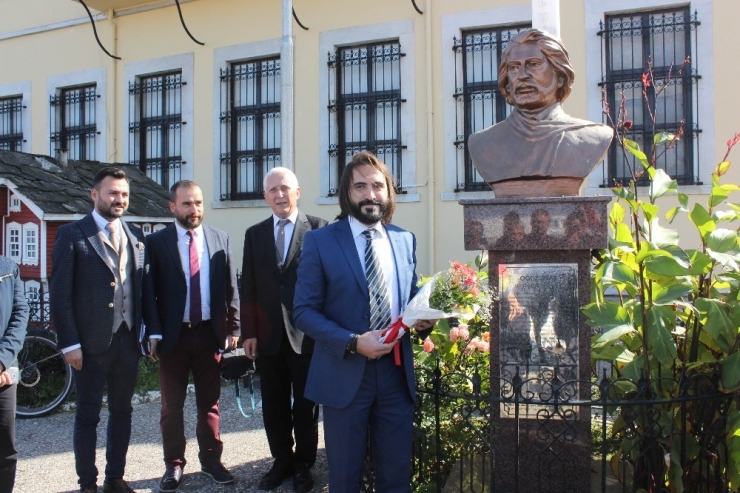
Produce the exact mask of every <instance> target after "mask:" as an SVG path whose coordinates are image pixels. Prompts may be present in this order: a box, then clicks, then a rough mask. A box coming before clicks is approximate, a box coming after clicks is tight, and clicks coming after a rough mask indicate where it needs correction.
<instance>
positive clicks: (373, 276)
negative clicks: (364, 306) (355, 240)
mask: <svg viewBox="0 0 740 493" xmlns="http://www.w3.org/2000/svg"><path fill="white" fill-rule="evenodd" d="M375 233H376V231H375V230H374V229H366V230H365V231H363V232H362V234H363V235H365V238H366V240H367V241H366V242H365V277H367V290H368V294H369V295H370V330H381V329H385V328H386V327H388V326H389V325H390V323H391V303H390V300H389V299H388V288H387V287H386V285H385V276H383V269H382V268H381V266H380V261H379V260H378V255H377V253H376V252H375V247H373V235H374V234H375Z"/></svg>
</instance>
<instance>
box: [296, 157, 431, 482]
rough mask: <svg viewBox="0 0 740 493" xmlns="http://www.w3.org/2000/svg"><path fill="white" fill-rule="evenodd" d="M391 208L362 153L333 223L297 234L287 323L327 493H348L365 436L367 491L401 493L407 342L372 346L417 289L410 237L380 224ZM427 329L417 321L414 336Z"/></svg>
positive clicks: (410, 375) (376, 165) (386, 179)
mask: <svg viewBox="0 0 740 493" xmlns="http://www.w3.org/2000/svg"><path fill="white" fill-rule="evenodd" d="M394 199H395V191H394V188H393V180H392V177H391V174H390V172H389V171H388V168H387V167H386V165H385V164H383V163H382V162H381V161H380V160H379V159H378V158H377V157H375V156H374V155H373V154H371V153H369V152H361V153H359V154H356V155H355V156H354V157H353V158H352V161H351V162H350V163H349V164H348V165H347V166H346V167H345V168H344V170H343V173H342V177H341V179H340V185H339V205H340V207H341V213H340V214H339V216H338V217H337V219H338V221H337V222H335V223H333V224H330V225H328V226H325V227H323V228H319V229H316V230H313V231H309V232H307V233H306V236H305V238H304V242H303V253H302V255H301V265H300V266H299V267H298V283H297V285H296V292H295V298H294V301H293V319H294V320H295V324H296V328H298V329H299V330H301V331H303V332H304V333H305V334H306V335H308V336H310V337H312V338H313V339H314V340H315V341H316V345H315V347H314V352H313V357H312V359H311V368H310V370H309V373H308V380H307V382H306V390H305V393H304V395H305V396H306V397H307V398H308V399H311V400H313V401H315V402H318V403H320V404H322V405H323V406H324V441H325V443H326V453H327V457H328V460H329V490H330V491H331V492H332V493H343V492H357V490H358V485H359V482H360V477H361V475H362V471H363V465H364V460H365V455H366V445H367V437H368V431H369V433H370V438H371V440H372V451H373V464H374V466H375V472H376V481H375V487H376V490H377V491H382V492H396V493H398V492H408V491H409V490H410V486H409V478H410V473H411V444H412V428H413V415H414V399H415V383H414V368H413V367H414V365H413V354H412V352H411V341H410V338H409V335H408V334H406V335H405V336H403V337H402V338H401V339H400V340H397V341H395V342H393V343H391V344H384V343H383V342H381V341H380V334H381V332H380V331H381V330H382V329H384V328H386V327H387V326H388V325H390V324H391V322H393V321H395V320H396V319H398V317H399V315H400V314H401V313H402V312H403V310H404V308H405V307H406V304H407V303H408V302H409V300H410V299H411V298H412V297H413V296H414V295H415V294H416V291H417V290H418V288H417V286H416V280H417V277H416V238H415V237H414V235H413V234H412V233H410V232H408V231H405V230H403V229H401V228H399V227H397V226H394V225H392V224H390V221H391V218H392V217H393V211H394V208H395V200H394ZM432 325H433V322H432V321H428V320H420V321H419V322H417V323H416V324H415V328H416V329H417V330H426V329H429V328H430V327H431V326H432ZM396 345H399V346H400V361H399V362H398V364H397V363H396V360H395V358H394V355H393V348H394V346H396Z"/></svg>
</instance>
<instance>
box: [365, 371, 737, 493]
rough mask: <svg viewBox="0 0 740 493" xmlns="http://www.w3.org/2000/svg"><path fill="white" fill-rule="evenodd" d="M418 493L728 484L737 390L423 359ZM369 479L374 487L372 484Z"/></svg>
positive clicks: (713, 381)
mask: <svg viewBox="0 0 740 493" xmlns="http://www.w3.org/2000/svg"><path fill="white" fill-rule="evenodd" d="M416 376H417V412H416V423H415V437H414V459H413V460H414V470H413V477H412V490H413V491H415V492H438V493H439V492H480V493H483V492H496V491H499V492H500V491H504V492H521V493H530V492H562V491H574V492H580V491H602V492H611V491H624V492H637V491H646V492H669V491H680V489H677V488H676V485H678V484H680V485H682V487H683V491H691V492H728V491H737V490H736V489H735V488H737V486H736V485H732V487H731V486H730V477H731V475H732V473H733V471H732V468H731V466H728V464H731V461H730V457H729V456H730V453H731V451H730V448H729V447H728V441H729V440H731V439H733V436H732V435H733V433H732V429H731V428H732V426H733V425H732V423H731V422H730V419H731V416H730V414H731V412H734V413H737V411H736V410H737V408H738V404H740V393H738V392H734V393H724V392H722V391H721V378H720V375H719V374H718V373H714V374H710V375H701V374H695V375H683V376H682V377H681V378H679V379H677V380H676V379H673V378H657V379H646V378H639V379H637V380H636V381H633V380H629V379H625V378H619V379H609V378H607V376H606V372H604V374H603V375H602V376H600V377H596V376H594V378H593V380H592V381H577V380H566V379H564V378H562V376H561V372H560V370H559V368H558V367H557V366H554V367H551V368H546V369H543V370H542V371H541V373H540V374H539V375H537V376H536V377H535V378H522V376H520V374H519V371H518V370H517V372H516V374H515V375H513V376H510V377H506V378H504V377H491V376H490V372H489V370H488V368H458V369H456V370H455V371H452V372H443V371H442V369H441V368H440V367H439V366H438V367H437V368H429V367H418V368H417V370H416ZM371 484H372V483H371V482H368V484H367V485H366V486H367V487H366V491H368V490H372V487H371Z"/></svg>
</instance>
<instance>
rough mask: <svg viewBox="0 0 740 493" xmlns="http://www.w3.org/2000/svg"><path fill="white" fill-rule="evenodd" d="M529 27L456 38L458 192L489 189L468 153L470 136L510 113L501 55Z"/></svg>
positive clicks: (495, 29) (488, 30) (481, 31)
mask: <svg viewBox="0 0 740 493" xmlns="http://www.w3.org/2000/svg"><path fill="white" fill-rule="evenodd" d="M529 27H530V26H529V25H524V24H522V25H517V26H504V27H491V28H486V29H476V30H470V31H463V32H462V34H461V36H460V37H459V38H457V37H455V38H453V46H452V49H453V51H454V53H455V94H454V98H455V101H456V115H455V116H456V122H455V128H456V132H455V135H456V137H455V142H454V145H455V148H456V149H457V153H456V168H455V169H456V172H455V176H456V179H457V182H456V183H457V185H456V188H455V192H469V191H477V190H490V187H489V186H488V184H487V183H486V181H485V180H484V179H483V178H482V177H481V176H480V175H479V174H478V170H476V169H475V166H473V162H472V160H471V159H470V153H469V152H468V148H467V143H468V137H470V135H471V134H473V133H475V132H477V131H479V130H483V129H484V128H486V127H490V126H491V125H495V124H496V123H498V122H500V121H502V120H504V119H505V118H506V117H507V116H508V114H509V113H510V112H511V106H509V105H508V104H506V100H505V99H504V97H503V95H502V94H501V92H500V91H499V88H498V66H499V64H500V63H501V52H502V51H503V50H504V48H506V46H507V45H508V44H509V40H510V39H511V38H512V37H513V36H514V35H515V34H517V33H518V32H520V31H522V30H524V29H529Z"/></svg>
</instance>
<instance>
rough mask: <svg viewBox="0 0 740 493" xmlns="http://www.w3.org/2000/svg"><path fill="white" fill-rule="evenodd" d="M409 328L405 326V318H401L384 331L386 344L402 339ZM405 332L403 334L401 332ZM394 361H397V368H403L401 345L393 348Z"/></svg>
mask: <svg viewBox="0 0 740 493" xmlns="http://www.w3.org/2000/svg"><path fill="white" fill-rule="evenodd" d="M408 329H409V328H408V326H407V325H404V323H403V318H401V317H399V318H398V320H396V321H395V322H393V323H392V324H391V325H389V326H388V327H386V328H385V329H383V333H382V336H384V337H385V341H383V342H384V343H385V344H390V343H392V342H394V341H396V340H398V339H400V338H401V337H403V335H404V334H405V333H406V332H407V331H408ZM401 331H403V332H401ZM393 359H394V360H395V361H396V366H401V347H400V343H399V344H396V345H395V346H394V347H393Z"/></svg>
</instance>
